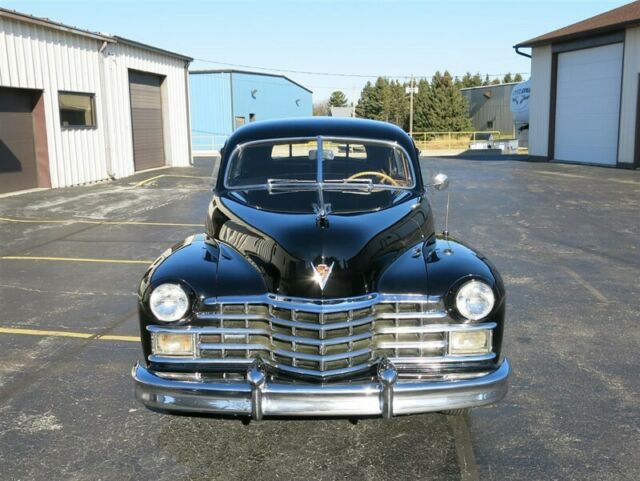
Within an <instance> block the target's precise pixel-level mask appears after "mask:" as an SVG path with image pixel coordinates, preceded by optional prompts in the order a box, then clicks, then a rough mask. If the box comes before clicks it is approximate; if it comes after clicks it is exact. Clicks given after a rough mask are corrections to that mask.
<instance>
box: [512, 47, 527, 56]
mask: <svg viewBox="0 0 640 481" xmlns="http://www.w3.org/2000/svg"><path fill="white" fill-rule="evenodd" d="M513 48H514V49H515V50H516V53H517V54H518V55H522V56H523V57H527V58H531V55H530V54H528V53H524V52H521V51H520V47H518V46H517V45H516V46H515V47H513Z"/></svg>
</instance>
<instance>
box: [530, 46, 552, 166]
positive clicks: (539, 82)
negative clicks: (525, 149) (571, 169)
mask: <svg viewBox="0 0 640 481" xmlns="http://www.w3.org/2000/svg"><path fill="white" fill-rule="evenodd" d="M531 53H532V58H531V98H530V100H529V155H535V156H541V157H546V156H547V154H548V151H549V127H550V126H549V108H550V101H551V46H550V45H547V46H544V47H536V48H534V49H533V50H532V52H531Z"/></svg>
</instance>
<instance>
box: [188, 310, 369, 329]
mask: <svg viewBox="0 0 640 481" xmlns="http://www.w3.org/2000/svg"><path fill="white" fill-rule="evenodd" d="M233 316H234V317H231V316H230V315H227V314H209V313H208V312H198V313H196V317H197V318H198V319H214V320H215V319H224V320H226V319H229V320H244V319H248V320H250V321H267V322H271V323H273V324H276V325H278V326H286V327H295V328H297V329H306V330H308V331H332V330H336V329H345V328H348V327H358V326H361V325H363V324H370V323H371V322H373V320H374V318H373V316H367V317H362V318H360V319H354V320H353V321H342V322H331V323H328V324H319V323H317V322H305V321H290V320H288V319H280V318H278V317H270V316H263V315H260V314H256V315H250V314H249V315H247V316H244V315H243V314H238V317H235V314H234V315H233Z"/></svg>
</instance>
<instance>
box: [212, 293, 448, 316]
mask: <svg viewBox="0 0 640 481" xmlns="http://www.w3.org/2000/svg"><path fill="white" fill-rule="evenodd" d="M202 302H203V304H204V305H206V306H213V305H216V304H236V305H244V304H265V305H273V307H276V308H278V307H280V308H283V309H293V310H300V311H305V312H314V313H321V312H324V313H332V312H340V311H348V310H354V311H357V310H358V309H364V308H367V307H371V306H372V305H374V304H378V303H395V302H399V303H412V304H435V305H440V304H441V302H442V299H441V298H440V297H439V296H427V295H424V294H382V293H372V294H367V295H364V296H358V297H342V298H334V299H308V298H302V297H289V296H280V295H277V294H271V293H267V294H260V295H252V296H220V297H209V298H207V299H205V300H204V301H202Z"/></svg>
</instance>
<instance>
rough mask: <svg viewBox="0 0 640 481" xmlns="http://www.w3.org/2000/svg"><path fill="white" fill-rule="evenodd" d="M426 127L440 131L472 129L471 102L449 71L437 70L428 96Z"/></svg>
mask: <svg viewBox="0 0 640 481" xmlns="http://www.w3.org/2000/svg"><path fill="white" fill-rule="evenodd" d="M421 115H423V116H424V118H425V119H426V127H427V128H426V129H425V130H431V131H439V132H448V131H453V132H459V131H464V130H471V128H472V125H471V119H470V118H469V104H468V102H467V99H466V98H465V97H464V96H463V95H462V94H461V93H460V89H458V88H457V87H456V85H455V82H454V80H453V77H451V74H450V73H449V72H447V71H445V72H444V73H440V72H436V74H435V75H434V76H433V78H432V79H431V85H430V88H429V90H428V95H427V97H426V111H425V112H424V113H423V114H421ZM416 130H417V129H416Z"/></svg>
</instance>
